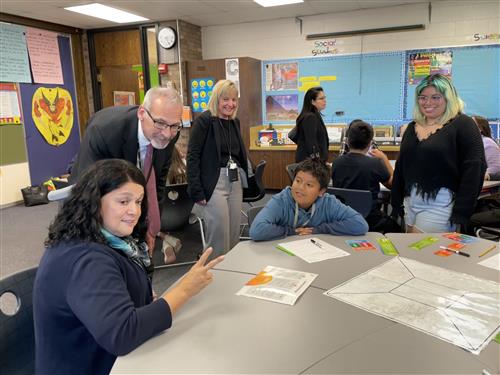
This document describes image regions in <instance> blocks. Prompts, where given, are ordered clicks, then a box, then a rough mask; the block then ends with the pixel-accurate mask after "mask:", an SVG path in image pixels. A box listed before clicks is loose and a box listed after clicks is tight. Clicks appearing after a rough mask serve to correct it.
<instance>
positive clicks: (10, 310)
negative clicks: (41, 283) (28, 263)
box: [0, 267, 38, 375]
mask: <svg viewBox="0 0 500 375" xmlns="http://www.w3.org/2000/svg"><path fill="white" fill-rule="evenodd" d="M37 268H38V267H35V268H30V269H27V270H24V271H21V272H18V273H15V274H13V275H11V276H8V277H6V278H5V279H3V280H0V338H1V339H0V369H1V371H0V372H1V373H2V374H21V375H22V374H34V373H35V330H34V325H33V298H32V294H33V283H34V281H35V275H36V271H37Z"/></svg>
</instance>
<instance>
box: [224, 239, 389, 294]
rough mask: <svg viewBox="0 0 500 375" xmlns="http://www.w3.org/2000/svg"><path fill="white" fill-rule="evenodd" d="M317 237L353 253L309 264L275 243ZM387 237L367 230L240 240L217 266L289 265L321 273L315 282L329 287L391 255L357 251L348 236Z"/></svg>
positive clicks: (250, 268) (232, 268)
mask: <svg viewBox="0 0 500 375" xmlns="http://www.w3.org/2000/svg"><path fill="white" fill-rule="evenodd" d="M312 237H317V238H319V239H321V240H323V241H325V242H328V243H330V244H332V245H334V246H336V247H338V248H340V249H342V250H345V251H347V252H348V253H350V254H351V255H349V256H346V257H341V258H335V259H328V260H325V261H322V262H316V263H307V262H306V261H304V260H302V259H301V258H299V257H297V256H292V255H289V254H287V253H285V252H283V251H281V250H278V249H277V248H276V246H277V245H278V244H279V243H285V242H289V241H296V240H300V239H307V238H312ZM380 237H384V235H383V234H381V233H367V234H366V235H365V236H362V237H353V236H332V235H327V234H320V235H314V236H290V237H287V238H282V239H278V240H274V241H263V242H253V241H244V242H240V243H238V245H237V246H235V247H234V249H233V250H231V251H230V252H229V253H228V254H227V255H226V259H225V260H224V261H223V262H222V263H220V264H219V265H218V266H217V268H218V269H221V270H228V271H239V272H247V273H251V274H257V273H258V272H260V271H261V270H262V269H263V268H264V267H265V266H276V267H283V268H290V269H294V270H298V271H303V272H312V273H317V274H318V275H319V276H318V277H317V278H316V279H315V280H314V281H313V283H312V285H313V286H316V287H318V288H322V289H325V290H327V289H330V288H332V287H334V286H335V285H338V284H340V283H342V282H344V281H346V280H349V279H350V278H352V277H353V276H354V275H358V274H360V273H363V272H365V271H367V270H370V269H372V268H373V267H375V266H377V265H379V264H380V263H383V262H385V261H387V260H388V259H389V258H388V257H387V256H385V255H384V254H382V253H381V252H380V251H379V250H377V251H361V252H358V251H354V250H352V248H351V247H350V246H349V245H347V244H346V242H345V241H346V240H349V239H361V238H362V239H367V240H368V241H370V242H371V243H372V244H374V245H377V242H376V238H380Z"/></svg>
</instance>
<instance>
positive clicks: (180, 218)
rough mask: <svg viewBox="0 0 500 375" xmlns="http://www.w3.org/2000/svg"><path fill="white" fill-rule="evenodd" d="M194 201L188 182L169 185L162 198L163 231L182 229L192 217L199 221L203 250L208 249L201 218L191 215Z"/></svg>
mask: <svg viewBox="0 0 500 375" xmlns="http://www.w3.org/2000/svg"><path fill="white" fill-rule="evenodd" d="M193 206H194V201H193V200H192V199H191V198H190V197H189V195H188V192H187V184H176V185H167V186H165V188H164V190H163V197H162V199H161V231H162V232H165V233H167V232H172V231H177V230H180V229H182V228H184V227H186V226H187V225H189V224H190V217H192V218H194V219H195V220H196V222H198V225H199V228H200V235H201V243H202V246H203V250H204V249H206V247H207V244H206V242H205V232H204V230H203V221H202V219H201V218H199V217H197V216H194V215H191V210H192V209H193ZM193 263H196V261H190V262H179V263H174V264H166V265H162V266H157V267H155V269H161V268H168V267H178V266H184V265H188V264H193Z"/></svg>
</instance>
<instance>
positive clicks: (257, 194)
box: [240, 160, 266, 240]
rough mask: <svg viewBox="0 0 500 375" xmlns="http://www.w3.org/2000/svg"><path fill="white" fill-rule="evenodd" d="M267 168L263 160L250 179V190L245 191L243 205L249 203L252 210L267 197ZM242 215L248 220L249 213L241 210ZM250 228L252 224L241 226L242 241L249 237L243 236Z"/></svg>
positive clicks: (245, 189)
mask: <svg viewBox="0 0 500 375" xmlns="http://www.w3.org/2000/svg"><path fill="white" fill-rule="evenodd" d="M265 168H266V161H265V160H261V161H260V162H259V164H257V166H256V167H255V170H254V175H253V176H252V177H250V178H249V179H248V188H244V189H243V203H247V204H248V205H249V206H250V209H251V208H252V207H253V205H252V203H253V202H257V201H260V200H261V199H262V198H264V196H265V195H266V187H265V186H264V181H263V177H264V169H265ZM241 214H242V215H243V216H245V217H246V218H247V219H248V212H245V211H244V210H243V209H242V210H241ZM247 226H250V223H243V224H241V228H240V239H241V240H247V239H248V237H243V236H242V234H243V232H244V231H245V228H246V227H247Z"/></svg>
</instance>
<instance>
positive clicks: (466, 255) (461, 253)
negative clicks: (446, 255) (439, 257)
mask: <svg viewBox="0 0 500 375" xmlns="http://www.w3.org/2000/svg"><path fill="white" fill-rule="evenodd" d="M439 248H440V249H443V250H448V251H451V252H453V253H455V254H458V255H463V256H464V257H470V254H468V253H464V252H463V251H460V250H455V249H450V248H449V247H446V246H439Z"/></svg>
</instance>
